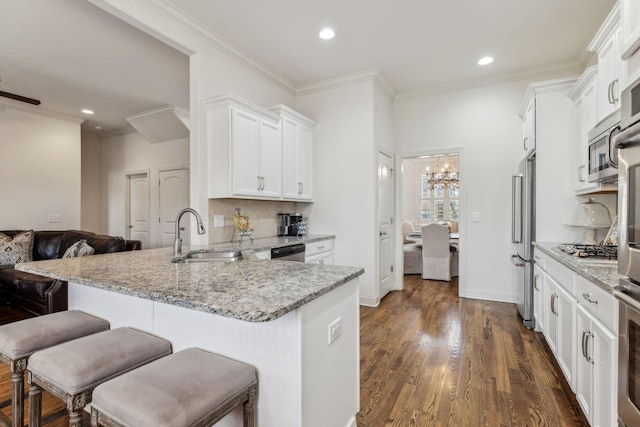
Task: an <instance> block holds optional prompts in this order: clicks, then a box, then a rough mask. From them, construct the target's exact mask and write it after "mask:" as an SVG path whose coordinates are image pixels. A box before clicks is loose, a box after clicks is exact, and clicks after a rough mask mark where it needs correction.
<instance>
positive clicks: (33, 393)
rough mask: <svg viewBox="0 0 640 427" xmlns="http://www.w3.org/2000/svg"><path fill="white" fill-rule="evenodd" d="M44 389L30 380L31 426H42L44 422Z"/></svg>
mask: <svg viewBox="0 0 640 427" xmlns="http://www.w3.org/2000/svg"><path fill="white" fill-rule="evenodd" d="M41 418H42V389H41V388H40V386H39V385H37V384H34V383H32V382H29V427H40V425H41V424H42V419H41Z"/></svg>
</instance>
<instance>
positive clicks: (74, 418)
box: [69, 409, 83, 427]
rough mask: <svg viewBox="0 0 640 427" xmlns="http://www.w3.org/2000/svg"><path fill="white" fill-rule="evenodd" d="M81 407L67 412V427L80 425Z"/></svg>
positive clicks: (80, 426) (79, 426)
mask: <svg viewBox="0 0 640 427" xmlns="http://www.w3.org/2000/svg"><path fill="white" fill-rule="evenodd" d="M82 411H83V410H82V409H79V410H77V411H73V412H69V427H82Z"/></svg>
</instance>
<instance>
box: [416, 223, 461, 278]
mask: <svg viewBox="0 0 640 427" xmlns="http://www.w3.org/2000/svg"><path fill="white" fill-rule="evenodd" d="M454 258H455V260H454ZM457 258H458V252H457V251H452V250H451V247H450V245H449V227H448V225H440V224H429V225H425V226H423V227H422V278H423V279H430V280H444V281H447V282H448V281H450V280H451V277H453V276H457V275H458V259H457Z"/></svg>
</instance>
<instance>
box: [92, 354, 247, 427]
mask: <svg viewBox="0 0 640 427" xmlns="http://www.w3.org/2000/svg"><path fill="white" fill-rule="evenodd" d="M257 394H258V377H257V374H256V369H255V368H254V367H253V366H250V365H247V364H245V363H241V362H238V361H236V360H233V359H229V358H226V357H223V356H220V355H217V354H213V353H209V352H207V351H204V350H201V349H198V348H188V349H186V350H182V351H179V352H177V353H174V354H172V355H171V356H167V357H165V358H162V359H160V360H157V361H155V362H153V363H149V364H148V365H145V366H143V367H141V368H138V369H135V370H133V371H131V372H128V373H126V374H124V375H122V376H119V377H117V378H115V379H113V380H110V381H107V382H105V383H104V384H101V385H99V386H98V387H96V389H95V390H94V393H93V402H92V404H91V425H92V426H93V427H99V426H109V427H158V426H163V427H187V426H189V427H196V426H197V427H200V426H210V425H211V424H213V423H216V422H218V421H219V420H221V419H222V418H223V417H224V416H225V415H227V414H228V413H230V412H231V411H232V410H233V409H234V408H235V407H236V406H238V405H240V404H243V422H244V424H243V425H244V427H254V426H255V425H256V406H257Z"/></svg>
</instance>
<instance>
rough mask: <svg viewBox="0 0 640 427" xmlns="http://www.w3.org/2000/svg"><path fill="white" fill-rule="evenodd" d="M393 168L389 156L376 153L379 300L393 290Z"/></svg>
mask: <svg viewBox="0 0 640 427" xmlns="http://www.w3.org/2000/svg"><path fill="white" fill-rule="evenodd" d="M392 175H393V167H392V159H391V157H390V156H388V155H387V154H385V153H383V152H378V230H379V242H378V254H379V257H380V259H379V262H378V266H379V267H378V268H379V277H380V282H379V291H380V298H382V297H383V296H385V295H386V294H387V293H388V292H389V291H391V289H392V288H393V274H392V273H393V176H392Z"/></svg>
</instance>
